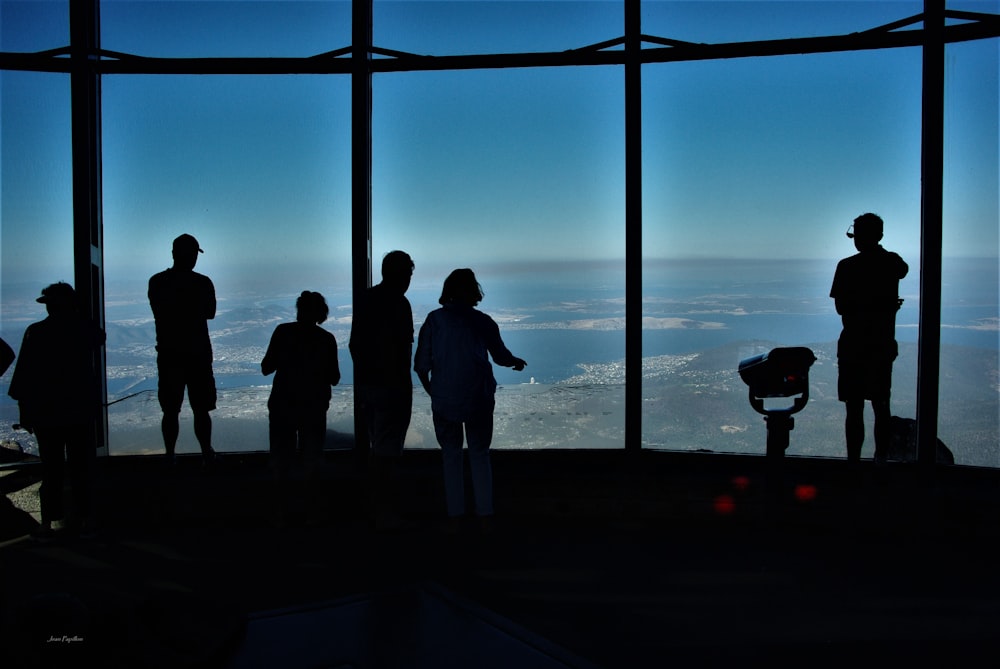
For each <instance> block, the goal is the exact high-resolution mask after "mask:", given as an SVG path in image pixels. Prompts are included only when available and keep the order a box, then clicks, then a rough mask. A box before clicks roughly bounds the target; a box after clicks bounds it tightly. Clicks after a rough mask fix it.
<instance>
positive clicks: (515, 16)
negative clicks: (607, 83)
mask: <svg viewBox="0 0 1000 669" xmlns="http://www.w3.org/2000/svg"><path fill="white" fill-rule="evenodd" d="M623 25H624V9H623V4H622V2H620V1H618V2H604V1H596V2H592V1H590V0H584V1H578V0H567V1H565V2H522V1H520V0H516V1H513V2H510V1H503V0H500V1H497V2H493V1H487V2H481V1H480V0H459V1H457V2H440V1H437V0H431V1H428V2H425V1H424V0H417V1H403V2H400V1H398V0H375V4H374V17H373V20H372V31H373V32H372V39H373V43H374V44H375V46H379V47H383V48H387V49H395V50H397V51H405V52H409V53H416V54H421V55H429V56H451V55H463V54H482V53H519V52H542V51H563V50H566V49H575V48H579V47H584V46H588V45H591V44H596V43H598V42H604V41H606V40H610V39H615V38H618V37H621V36H622V35H623V34H624V27H623Z"/></svg>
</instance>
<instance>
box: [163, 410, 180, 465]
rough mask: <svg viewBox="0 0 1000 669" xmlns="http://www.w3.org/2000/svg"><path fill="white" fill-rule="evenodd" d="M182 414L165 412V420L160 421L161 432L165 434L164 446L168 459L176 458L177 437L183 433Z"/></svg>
mask: <svg viewBox="0 0 1000 669" xmlns="http://www.w3.org/2000/svg"><path fill="white" fill-rule="evenodd" d="M179 414H180V412H179V411H178V412H166V411H164V412H163V420H161V421H160V432H162V433H163V446H164V449H165V450H166V452H167V457H168V458H172V457H174V451H175V450H176V448H177V436H178V435H179V434H180V432H181V424H180V418H179V417H178V415H179Z"/></svg>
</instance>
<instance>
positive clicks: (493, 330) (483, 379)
mask: <svg viewBox="0 0 1000 669" xmlns="http://www.w3.org/2000/svg"><path fill="white" fill-rule="evenodd" d="M482 299H483V289H482V287H481V286H480V285H479V282H478V281H477V280H476V275H475V274H474V273H473V271H472V270H471V269H456V270H454V271H453V272H452V273H451V274H450V275H448V278H447V279H445V281H444V286H443V288H442V290H441V297H440V299H439V300H438V302H439V303H440V304H441V305H442V306H441V308H439V309H435V310H434V311H432V312H431V313H429V314H428V315H427V319H426V320H425V321H424V323H423V325H421V326H420V334H419V336H418V338H417V352H416V355H415V356H414V363H413V366H414V369H415V371H416V372H417V377H418V378H419V379H420V383H421V385H423V387H424V390H426V391H427V394H428V395H430V396H431V412H432V414H433V420H434V433H435V436H436V437H437V441H438V444H439V445H440V446H441V451H442V460H443V465H444V486H445V503H446V507H447V514H448V519H449V529H450V530H455V529H457V526H458V524H459V523H460V519H461V517H462V516H463V515H464V514H465V488H464V481H463V457H462V431H463V427H464V430H465V439H466V441H468V446H469V465H470V469H471V471H472V487H473V494H474V499H475V513H476V516H478V517H479V519H480V523H481V524H482V526H483V527H484V529H485V528H487V527H488V525H489V522H490V520H491V518H492V516H493V470H492V466H491V463H490V444H491V442H492V440H493V407H494V404H495V395H496V387H497V382H496V379H495V378H494V376H493V367H492V365H491V364H490V361H489V358H488V357H487V353H489V355H490V356H491V357H492V358H493V361H494V362H495V363H496V364H498V365H501V366H503V367H513V368H514V369H515V370H517V371H521V370H522V369H524V367H525V365H526V364H527V363H526V362H525V361H524V360H522V359H521V358H518V357H516V356H515V355H514V354H512V353H511V352H510V351H509V350H508V349H507V347H506V345H504V342H503V340H502V339H501V337H500V328H499V327H498V326H497V324H496V322H494V320H493V319H492V318H490V317H489V316H487V315H486V314H484V313H483V312H481V311H479V310H477V309H475V306H476V305H477V304H479V302H480V301H482Z"/></svg>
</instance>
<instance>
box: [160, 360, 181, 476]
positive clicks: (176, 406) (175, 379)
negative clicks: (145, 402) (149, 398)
mask: <svg viewBox="0 0 1000 669" xmlns="http://www.w3.org/2000/svg"><path fill="white" fill-rule="evenodd" d="M156 369H157V380H156V386H157V387H156V390H157V397H158V399H159V400H160V409H161V410H162V411H163V419H162V420H161V421H160V432H161V433H162V434H163V447H164V450H166V453H167V458H169V459H173V457H174V451H175V450H176V447H177V436H178V435H179V434H180V420H179V414H180V412H181V403H182V402H183V401H184V376H183V371H182V368H181V365H180V362H179V361H177V360H171V359H170V358H169V357H166V358H165V357H164V356H162V355H160V356H157V358H156Z"/></svg>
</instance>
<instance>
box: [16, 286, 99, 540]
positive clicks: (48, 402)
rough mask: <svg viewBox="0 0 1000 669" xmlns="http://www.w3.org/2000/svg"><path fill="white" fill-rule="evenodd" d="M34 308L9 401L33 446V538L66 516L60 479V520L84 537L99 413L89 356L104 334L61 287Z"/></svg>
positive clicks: (49, 532) (96, 383)
mask: <svg viewBox="0 0 1000 669" xmlns="http://www.w3.org/2000/svg"><path fill="white" fill-rule="evenodd" d="M37 301H38V302H40V303H41V304H44V305H45V308H46V311H47V312H48V317H47V318H45V319H44V320H42V321H39V322H37V323H33V324H31V325H29V326H28V329H27V330H25V332H24V340H23V341H22V343H21V350H20V354H19V356H18V359H17V364H16V365H15V366H14V374H13V377H12V378H11V382H10V389H9V390H8V394H9V395H10V396H11V397H12V398H13V399H15V400H17V403H18V409H19V412H20V422H21V426H22V427H24V428H25V429H27V430H28V432H32V433H34V435H35V438H36V439H37V440H38V455H39V457H40V459H41V461H42V485H41V487H40V489H39V491H38V494H39V501H40V503H41V512H42V524H41V527H40V528H39V529H38V531H37V532H36V533H35V536H36V537H38V538H40V539H48V538H51V536H52V534H53V529H52V523H53V522H54V521H60V520H63V519H64V517H65V516H66V505H65V500H64V498H63V488H64V484H65V482H66V480H67V478H68V481H69V484H70V490H71V495H72V497H71V500H72V507H71V510H72V512H73V516H72V517H70V518H67V519H66V520H68V521H70V522H71V523H77V524H79V526H80V528H81V529H82V530H83V531H89V530H90V529H91V528H90V524H91V522H92V518H91V490H90V467H91V464H92V461H93V458H94V449H95V447H96V444H95V443H94V429H93V422H94V419H95V418H96V417H97V416H98V414H99V412H100V409H101V391H100V385H99V377H98V376H97V372H96V369H95V367H94V354H95V352H96V351H97V350H98V349H99V348H100V347H101V345H102V344H103V343H104V333H103V331H102V330H101V329H100V328H98V327H96V326H95V325H94V324H93V323H92V322H90V321H89V320H87V319H85V318H83V317H82V316H81V315H80V312H79V303H78V300H77V295H76V291H74V290H73V287H72V286H70V285H69V284H67V283H54V284H52V285H50V286H47V287H46V288H44V289H43V290H42V294H41V297H39V298H38V299H37ZM67 474H68V477H67Z"/></svg>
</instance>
